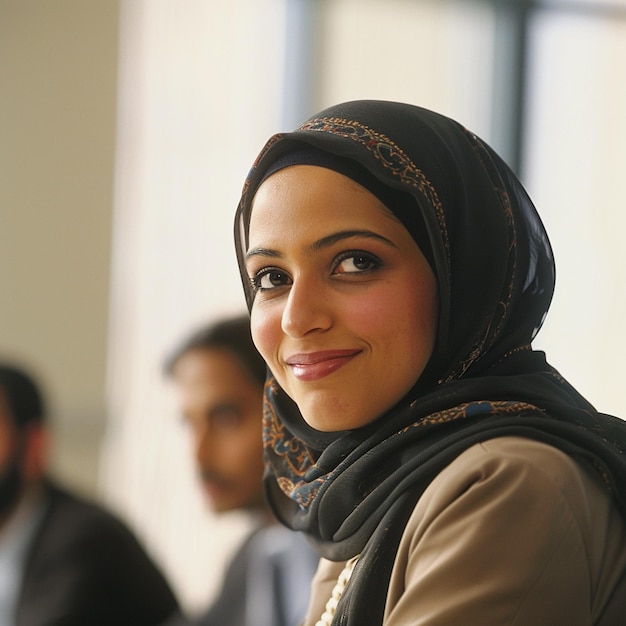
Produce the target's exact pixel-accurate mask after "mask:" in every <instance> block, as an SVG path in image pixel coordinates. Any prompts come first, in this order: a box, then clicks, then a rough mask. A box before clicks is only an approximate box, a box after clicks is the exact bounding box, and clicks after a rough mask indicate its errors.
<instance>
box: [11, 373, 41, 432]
mask: <svg viewBox="0 0 626 626" xmlns="http://www.w3.org/2000/svg"><path fill="white" fill-rule="evenodd" d="M0 389H2V391H4V395H5V398H6V402H7V404H8V408H9V411H10V412H11V415H12V417H13V420H14V422H15V425H16V427H17V428H18V429H20V430H22V429H23V428H25V427H26V426H28V425H29V424H32V423H40V422H42V421H43V419H44V413H45V408H44V401H43V396H42V394H41V391H40V389H39V387H38V386H37V383H36V382H35V381H34V379H33V378H32V377H31V376H30V375H29V374H27V373H26V372H25V371H24V370H21V369H19V368H18V367H15V366H14V365H9V364H8V363H0Z"/></svg>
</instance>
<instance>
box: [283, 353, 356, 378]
mask: <svg viewBox="0 0 626 626" xmlns="http://www.w3.org/2000/svg"><path fill="white" fill-rule="evenodd" d="M360 352H361V350H324V351H322V352H307V353H303V354H292V355H291V356H289V357H288V358H287V359H285V362H286V363H287V365H289V367H291V371H292V372H293V375H294V376H295V377H296V378H297V379H298V380H302V381H305V382H309V381H313V380H319V379H320V378H324V377H325V376H328V375H329V374H332V373H333V372H335V371H337V370H338V369H339V368H340V367H343V366H344V365H346V364H347V363H349V362H350V361H351V360H352V359H353V358H354V357H355V356H356V355H357V354H359V353H360Z"/></svg>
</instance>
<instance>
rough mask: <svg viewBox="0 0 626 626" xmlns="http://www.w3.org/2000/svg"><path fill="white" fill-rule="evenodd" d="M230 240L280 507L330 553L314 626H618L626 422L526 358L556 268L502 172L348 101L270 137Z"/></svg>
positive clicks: (390, 111) (308, 625)
mask: <svg viewBox="0 0 626 626" xmlns="http://www.w3.org/2000/svg"><path fill="white" fill-rule="evenodd" d="M235 232H236V237H235V239H236V247H237V254H238V258H239V264H240V271H241V273H242V279H243V283H244V290H245V292H246V298H247V302H248V306H249V308H250V311H251V323H252V334H253V338H254V341H255V343H256V345H257V347H258V349H259V351H260V352H261V354H262V355H263V357H264V358H265V360H266V362H267V363H268V365H269V368H270V370H271V375H270V377H269V379H268V383H267V384H266V387H265V389H266V393H265V410H264V443H265V455H266V462H267V465H268V467H267V470H266V482H267V491H268V494H269V497H270V501H271V504H272V506H273V509H274V511H275V512H276V514H277V516H278V517H279V518H280V519H281V520H282V522H283V523H284V524H285V525H287V526H289V527H291V528H293V529H296V530H300V531H304V532H305V533H306V534H307V535H308V536H309V537H310V539H311V540H312V541H313V542H314V544H315V545H316V546H317V548H318V550H319V552H320V554H321V555H322V557H324V558H323V559H322V561H321V564H320V569H319V571H318V575H317V577H316V580H315V582H314V585H313V590H312V599H311V603H310V609H309V615H308V617H307V620H306V622H305V626H312V625H316V626H319V625H321V624H331V623H332V624H334V625H339V624H342V625H343V626H346V625H348V626H352V625H358V626H362V625H363V624H368V626H369V625H372V626H374V625H376V624H384V625H385V626H401V625H402V626H405V625H407V624H411V625H412V626H414V625H417V624H419V625H429V626H433V625H443V624H461V623H463V624H503V623H506V624H513V623H516V624H537V625H546V626H547V625H549V624H550V625H552V624H557V623H559V624H560V623H563V624H565V623H566V624H568V625H571V626H583V625H588V624H598V625H600V624H602V625H603V626H604V625H607V624H616V623H618V621H616V618H615V615H619V614H620V613H621V614H622V615H623V610H624V607H625V606H626V576H625V575H624V573H625V572H626V523H625V520H624V515H625V514H626V499H625V497H624V493H626V462H625V460H624V458H625V457H624V453H625V452H626V425H625V424H624V423H623V422H622V421H621V420H618V419H616V418H612V417H610V416H606V415H601V414H599V413H597V412H596V411H595V409H594V408H593V407H592V406H591V405H590V404H589V403H588V402H587V401H586V400H585V399H584V398H583V397H581V396H580V394H578V392H577V391H576V390H575V389H573V388H572V387H571V386H570V385H569V384H568V383H567V382H566V381H565V380H564V379H563V377H562V376H561V375H560V374H559V373H558V372H557V371H556V370H555V369H554V368H553V367H552V366H551V365H549V364H548V363H547V361H546V359H545V355H544V354H543V353H542V352H538V351H535V350H533V348H532V342H533V340H534V338H535V336H536V334H537V332H538V330H539V328H540V326H541V324H542V322H543V319H544V317H545V314H546V312H547V309H548V307H549V304H550V300H551V298H552V292H553V287H554V264H553V259H552V251H551V248H550V244H549V241H548V238H547V235H546V233H545V230H544V228H543V225H542V223H541V220H540V219H539V216H538V215H537V213H536V211H535V209H534V206H533V204H532V202H531V201H530V199H529V198H528V196H527V195H526V192H525V191H524V189H523V187H522V185H521V184H520V183H519V181H518V180H517V179H516V178H515V176H514V175H513V173H512V172H511V170H510V169H509V168H508V167H507V166H506V165H505V164H504V162H503V161H502V160H501V159H500V158H499V157H498V155H497V154H495V153H494V152H493V150H491V148H489V146H487V145H486V144H485V143H484V142H482V141H481V140H480V139H479V138H478V137H476V135H474V134H473V133H471V132H469V131H468V130H467V129H465V128H464V127H462V126H461V125H459V124H458V123H456V122H454V121H453V120H451V119H448V118H446V117H443V116H441V115H438V114H436V113H433V112H431V111H427V110H425V109H422V108H419V107H414V106H410V105H404V104H400V103H395V102H382V101H357V102H349V103H345V104H341V105H337V106H335V107H331V108H330V109H327V110H325V111H322V112H321V113H319V114H318V115H316V116H314V117H313V118H311V119H310V120H308V121H307V122H305V123H304V124H303V125H302V126H300V127H299V128H298V129H296V130H295V131H294V132H292V133H287V134H282V135H276V136H274V137H272V138H271V139H270V141H269V142H268V143H267V145H266V146H265V148H264V149H263V150H262V151H261V153H260V155H259V157H258V158H257V161H256V163H255V165H254V167H253V169H252V171H251V173H250V175H249V177H248V179H247V181H246V184H245V186H244V192H243V195H242V198H241V202H240V205H239V209H238V212H237V217H236V231H235ZM338 598H340V599H339V601H338Z"/></svg>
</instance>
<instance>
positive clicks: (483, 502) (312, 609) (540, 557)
mask: <svg viewBox="0 0 626 626" xmlns="http://www.w3.org/2000/svg"><path fill="white" fill-rule="evenodd" d="M343 565H344V564H343V563H332V562H330V561H327V560H324V559H322V561H321V562H320V566H319V568H318V571H317V574H316V576H315V579H314V581H313V589H312V597H311V603H310V606H309V612H308V616H307V619H306V620H305V622H304V624H305V626H314V624H315V623H316V622H317V620H318V619H319V618H320V616H321V615H322V613H323V611H324V607H325V605H326V602H327V600H328V598H329V596H330V594H331V591H332V588H333V586H334V585H335V582H336V580H337V576H338V575H339V573H340V571H341V570H342V568H343ZM625 571H626V524H625V522H624V520H623V518H622V517H621V516H620V515H619V513H618V511H617V509H616V507H615V505H614V503H613V502H612V500H611V497H610V496H609V494H608V492H607V490H606V489H605V487H604V486H603V485H602V483H601V481H600V478H599V476H598V474H597V472H596V471H595V470H593V469H591V468H588V467H586V466H584V465H582V464H580V463H577V462H576V461H574V460H572V459H571V458H570V457H568V456H567V455H565V454H563V453H562V452H560V451H559V450H557V449H556V448H553V447H551V446H549V445H546V444H543V443H539V442H536V441H531V440H529V439H523V438H521V437H500V438H497V439H492V440H489V441H486V442H484V443H481V444H477V445H474V446H472V447H471V448H469V449H468V450H467V451H465V452H464V453H463V454H461V455H460V456H459V457H458V458H457V459H456V460H455V461H453V462H452V463H451V464H450V465H449V466H448V467H447V468H446V469H444V470H443V471H442V472H441V473H440V474H439V475H438V476H437V477H436V478H435V479H434V480H433V482H432V483H431V484H430V485H429V487H428V489H426V491H425V492H424V494H423V495H422V497H421V498H420V500H419V501H418V503H417V505H416V507H415V510H414V511H413V514H412V515H411V518H410V519H409V522H408V524H407V527H406V529H405V531H404V534H403V536H402V539H401V542H400V546H399V549H398V554H397V556H396V561H395V564H394V567H393V571H392V574H391V581H390V586H389V593H388V597H387V604H386V608H385V615H384V620H383V624H384V626H409V625H410V626H426V625H427V626H444V625H445V626H451V625H454V626H456V625H464V626H465V625H468V626H473V625H476V626H485V625H496V624H498V625H500V624H502V625H505V624H506V625H507V626H583V625H584V626H589V625H591V624H594V625H597V626H618V625H619V626H621V625H625V624H626V580H624V581H623V582H624V586H623V589H622V588H620V591H617V592H616V591H615V589H616V586H618V582H619V581H620V577H621V576H622V574H623V572H625ZM364 626H366V625H364ZM367 626H370V625H367Z"/></svg>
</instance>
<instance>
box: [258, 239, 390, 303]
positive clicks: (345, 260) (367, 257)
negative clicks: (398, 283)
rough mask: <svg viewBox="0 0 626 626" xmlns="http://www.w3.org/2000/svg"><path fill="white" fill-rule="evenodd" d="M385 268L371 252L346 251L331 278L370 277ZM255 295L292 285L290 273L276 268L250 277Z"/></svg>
mask: <svg viewBox="0 0 626 626" xmlns="http://www.w3.org/2000/svg"><path fill="white" fill-rule="evenodd" d="M382 266H383V263H382V261H381V260H380V259H379V258H378V257H377V256H376V255H374V254H372V253H371V252H365V251H364V250H345V251H344V252H341V253H340V254H338V255H337V256H336V257H335V258H334V259H333V262H332V264H331V273H330V276H331V277H337V278H346V279H348V278H351V277H355V278H357V277H359V276H363V275H368V274H370V273H372V272H375V271H376V270H378V269H380V268H381V267H382ZM249 281H250V289H251V290H252V293H253V294H255V295H256V294H257V293H259V292H268V291H272V290H275V289H279V288H281V287H285V286H288V285H291V284H292V283H293V280H292V278H291V276H290V275H289V273H288V272H286V271H285V270H283V269H281V268H280V267H276V266H268V267H263V268H261V269H259V270H258V271H257V272H256V273H255V274H254V275H253V276H250V277H249Z"/></svg>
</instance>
